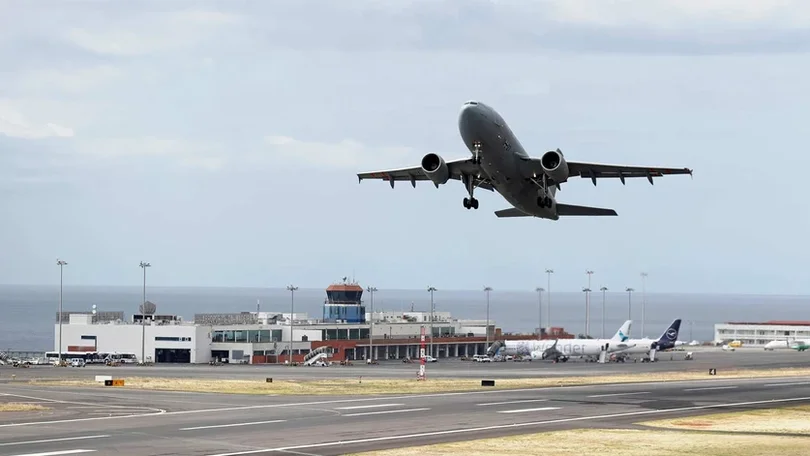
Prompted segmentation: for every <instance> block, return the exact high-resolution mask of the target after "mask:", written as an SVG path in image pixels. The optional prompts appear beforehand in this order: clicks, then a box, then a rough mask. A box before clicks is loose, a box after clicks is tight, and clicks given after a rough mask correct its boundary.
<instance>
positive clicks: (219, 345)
mask: <svg viewBox="0 0 810 456" xmlns="http://www.w3.org/2000/svg"><path fill="white" fill-rule="evenodd" d="M362 292H363V289H362V288H361V287H360V286H359V285H357V284H354V283H343V284H336V285H332V286H330V287H329V288H328V289H327V291H326V293H327V299H326V301H325V302H324V306H323V316H322V318H319V319H311V318H309V317H308V316H307V315H306V314H303V313H295V314H293V315H290V313H289V312H288V313H282V312H278V313H277V312H241V313H222V314H196V315H194V320H193V321H190V322H187V321H184V320H183V319H182V318H181V317H179V316H176V315H155V314H151V315H150V314H147V315H142V314H135V315H133V316H132V319H131V320H130V321H125V320H124V313H123V312H101V313H96V314H93V313H91V312H63V313H62V325H61V331H62V337H61V340H62V344H61V345H62V346H61V350H62V353H63V358H71V357H72V356H74V355H75V356H78V354H83V353H95V354H96V355H94V356H98V357H101V358H105V357H106V356H109V355H111V354H116V356H117V357H118V358H119V359H123V360H131V361H132V362H134V361H135V360H137V361H138V362H141V361H142V360H145V361H146V362H157V363H208V362H211V361H215V360H220V361H225V362H229V363H251V364H264V363H286V362H288V360H289V359H290V353H292V361H293V362H305V361H308V360H310V359H312V358H313V357H315V356H318V358H320V359H324V360H327V361H358V360H361V361H362V360H365V359H366V358H367V357H369V356H371V355H373V356H372V358H373V359H376V360H381V359H404V358H412V359H413V358H418V357H419V348H420V343H421V342H420V339H421V331H422V328H423V327H424V328H425V334H426V345H427V347H426V348H427V350H428V354H431V355H432V356H434V357H436V358H447V357H459V356H472V355H475V354H484V353H486V349H487V347H486V340H487V338H486V331H489V340H490V343H492V342H494V341H495V340H496V338H498V337H500V336H501V331H500V329H499V328H496V327H495V324H494V321H492V320H490V322H489V323H490V324H489V326H488V327H487V324H486V321H483V320H459V319H454V318H452V317H451V315H450V313H449V312H434V313H433V323H432V325H431V322H430V312H378V311H375V312H374V314H373V315H371V314H370V313H368V312H366V309H365V304H364V303H363V301H362V299H361V298H362ZM58 319H59V315H58V314H57V323H56V324H55V325H54V341H55V343H54V352H49V353H48V355H47V356H48V357H50V358H53V357H54V356H57V353H56V352H58V350H59V340H60V338H59V330H60V329H59V328H60V325H59V320H58ZM369 319H373V325H372V324H371V323H370V322H369ZM291 320H292V335H293V340H292V350H290V343H291V342H290V334H291V327H290V323H291ZM431 327H432V333H433V338H432V339H433V340H432V342H433V343H432V344H431V343H430V341H431V337H430V334H431ZM372 328H373V340H372V339H370V338H369V336H370V335H371V331H372ZM552 333H553V335H554V336H555V337H566V336H569V337H570V335H566V334H565V333H564V332H562V328H552V330H551V331H549V334H550V335H552ZM529 337H534V338H536V337H537V336H536V335H533V336H529ZM510 338H513V337H512V336H510ZM431 349H432V350H431ZM321 353H323V355H320V354H321ZM71 354H73V355H71ZM124 362H126V361H124Z"/></svg>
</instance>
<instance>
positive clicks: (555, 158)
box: [540, 149, 568, 183]
mask: <svg viewBox="0 0 810 456" xmlns="http://www.w3.org/2000/svg"><path fill="white" fill-rule="evenodd" d="M540 165H541V166H542V167H543V172H545V173H546V175H547V176H548V177H550V178H552V179H554V182H556V183H560V182H565V181H567V180H568V163H566V161H565V158H564V157H563V154H562V152H561V151H560V149H557V150H550V151H548V152H546V153H545V154H543V156H542V157H540Z"/></svg>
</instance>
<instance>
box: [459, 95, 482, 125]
mask: <svg viewBox="0 0 810 456" xmlns="http://www.w3.org/2000/svg"><path fill="white" fill-rule="evenodd" d="M480 120H481V108H480V107H479V106H478V103H476V102H475V101H468V102H466V103H464V105H463V106H462V107H461V112H459V114H458V123H459V125H460V126H462V128H463V127H465V126H466V127H468V128H469V127H473V126H474V125H475V124H476V123H477V122H479V121H480Z"/></svg>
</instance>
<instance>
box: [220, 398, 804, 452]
mask: <svg viewBox="0 0 810 456" xmlns="http://www.w3.org/2000/svg"><path fill="white" fill-rule="evenodd" d="M797 401H810V396H808V397H794V398H789V399H770V400H765V401H751V402H732V403H728V404H713V405H697V406H692V407H677V408H671V409H659V410H640V411H634V412H623V413H612V414H609V415H591V416H579V417H574V418H560V419H555V420H545V421H532V422H528V423H512V424H499V425H493V426H485V427H478V428H463V429H450V430H446V431H434V432H422V433H419V434H406V435H392V436H385V437H370V438H365V439H356V440H338V441H333V442H323V443H313V444H308V445H296V446H289V447H277V448H262V449H258V450H246V451H237V452H233V453H217V454H211V455H208V456H241V455H245V454H261V453H278V452H284V451H289V450H306V449H310V448H323V447H330V446H339V445H355V444H362V443H374V442H386V441H391V440H406V439H413V438H421V437H435V436H439V435H451V434H468V433H473V432H481V431H491V430H497V429H509V428H520V427H529V426H542V425H545V424H556V423H569V422H575V421H592V420H599V419H606V418H620V417H625V416H641V415H660V414H663V413H672V412H686V411H692V410H708V409H715V408H727V407H740V406H744V405H759V404H775V403H782V402H797Z"/></svg>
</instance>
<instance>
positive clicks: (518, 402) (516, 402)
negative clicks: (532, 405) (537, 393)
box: [475, 399, 548, 407]
mask: <svg viewBox="0 0 810 456" xmlns="http://www.w3.org/2000/svg"><path fill="white" fill-rule="evenodd" d="M528 402H548V399H527V400H525V401H506V402H487V403H485V404H475V405H477V406H480V407H487V406H490V405H506V404H524V403H528Z"/></svg>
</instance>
